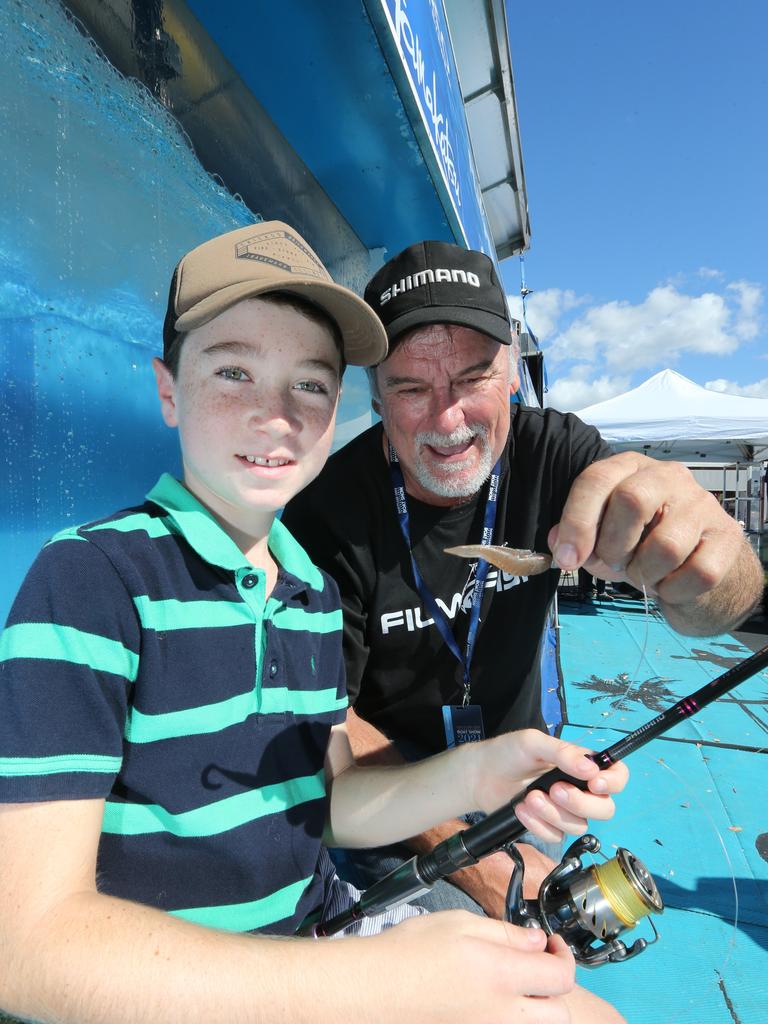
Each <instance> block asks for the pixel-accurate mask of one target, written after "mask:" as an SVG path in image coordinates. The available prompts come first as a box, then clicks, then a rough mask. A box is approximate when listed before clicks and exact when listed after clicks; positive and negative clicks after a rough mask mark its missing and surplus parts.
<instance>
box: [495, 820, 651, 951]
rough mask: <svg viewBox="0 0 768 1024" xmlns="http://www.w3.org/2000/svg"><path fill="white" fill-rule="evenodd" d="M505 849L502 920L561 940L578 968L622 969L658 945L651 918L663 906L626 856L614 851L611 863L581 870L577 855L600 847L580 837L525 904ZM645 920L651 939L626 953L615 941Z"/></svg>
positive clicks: (518, 874)
mask: <svg viewBox="0 0 768 1024" xmlns="http://www.w3.org/2000/svg"><path fill="white" fill-rule="evenodd" d="M504 849H505V850H506V851H507V853H508V854H509V856H510V857H511V858H512V860H513V861H514V862H515V865H516V870H515V871H514V873H513V875H512V879H511V881H510V883H509V889H508V891H507V907H506V918H507V920H508V921H511V922H512V924H517V925H523V926H524V927H527V928H543V929H544V931H545V932H546V933H547V935H562V937H563V939H565V941H566V942H567V944H568V945H569V946H570V948H571V951H572V953H573V955H574V957H575V959H576V962H577V963H578V964H581V965H582V967H599V966H600V965H601V964H605V963H621V962H622V961H624V960H629V959H630V958H631V957H633V956H637V954H638V953H642V951H643V950H644V949H645V948H646V947H647V946H649V945H652V944H653V943H654V942H656V941H657V939H658V937H659V933H658V932H657V931H656V927H655V926H654V924H653V921H652V920H651V919H650V915H651V914H661V913H663V911H664V903H663V901H662V899H661V896H660V895H659V890H658V889H657V888H656V883H655V882H654V880H653V878H652V877H651V874H650V872H649V871H648V869H647V868H646V867H645V865H644V864H643V863H642V861H640V860H638V859H637V857H635V856H634V855H633V854H631V853H630V852H629V850H625V849H624V848H623V847H619V850H618V852H617V854H616V856H615V857H612V858H611V859H610V860H606V861H605V862H604V863H602V864H591V865H586V866H584V865H583V864H582V861H581V857H582V855H583V854H584V853H591V854H596V853H598V851H599V850H600V841H599V840H598V839H597V838H596V837H595V836H592V835H585V836H581V838H580V839H577V840H576V842H575V843H572V844H571V845H570V846H569V847H568V849H567V850H566V852H565V856H564V857H563V859H562V861H561V862H560V864H558V866H557V867H556V868H555V869H554V870H553V871H551V872H550V873H549V874H548V875H547V877H546V878H545V879H544V881H543V882H542V884H541V888H540V890H539V895H538V897H537V899H535V900H526V899H523V896H522V893H523V879H524V877H525V866H524V864H523V860H522V857H521V856H520V854H519V853H518V851H517V849H516V848H515V847H514V846H512V845H511V844H510V845H509V846H505V847H504ZM644 917H648V923H649V924H650V926H651V928H652V929H653V934H654V938H653V939H651V940H650V941H649V940H647V939H636V940H635V941H634V942H633V943H632V945H631V946H630V947H627V946H626V945H625V943H624V942H622V940H621V939H620V938H619V936H620V935H622V934H623V933H624V932H627V931H630V930H631V929H632V928H634V927H635V925H637V924H638V923H639V922H640V921H641V920H642V919H643V918H644Z"/></svg>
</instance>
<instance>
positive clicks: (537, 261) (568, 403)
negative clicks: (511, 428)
mask: <svg viewBox="0 0 768 1024" xmlns="http://www.w3.org/2000/svg"><path fill="white" fill-rule="evenodd" d="M507 10H508V18H509V31H510V43H511V50H512V61H513V69H514V77H515V90H516V94H517V104H518V113H519V119H520V130H521V137H522V146H523V157H524V163H525V172H526V181H527V189H528V201H529V210H530V216H531V226H532V238H531V247H530V250H529V251H528V252H527V253H526V256H525V275H526V284H527V286H528V287H529V288H531V289H533V294H532V295H531V296H530V297H529V299H528V319H529V322H530V324H531V327H532V329H533V330H534V332H535V333H536V334H537V335H538V337H539V341H540V343H541V345H542V348H543V349H544V351H545V355H546V365H547V370H548V376H549V388H550V390H549V394H548V396H547V403H548V404H550V405H553V406H556V407H558V408H562V409H572V410H576V409H581V408H584V407H585V406H587V405H590V404H592V403H594V402H598V401H603V400H604V399H606V398H610V397H612V396H613V395H616V394H620V393H621V392H623V391H625V390H627V389H628V388H630V387H634V386H636V385H637V384H639V383H641V382H642V381H643V380H645V379H646V378H648V377H650V376H651V375H652V374H653V373H655V372H657V371H658V370H661V369H664V368H665V367H671V368H672V369H675V370H677V371H678V372H680V373H682V374H684V375H685V376H687V377H690V378H691V379H692V380H694V381H695V382H696V383H698V384H701V385H705V386H708V387H711V388H713V389H714V390H720V391H728V392H731V393H733V394H740V395H747V396H753V397H768V330H767V328H766V322H767V321H768V316H767V315H766V306H767V305H768V303H767V302H766V293H767V292H768V199H767V198H766V191H767V189H768V159H766V157H767V155H768V138H767V135H768V70H767V68H768V61H766V57H765V41H766V38H768V4H765V3H764V2H763V0H734V2H733V3H731V4H729V5H726V4H724V3H715V2H713V0H697V2H696V3H693V2H684V0H667V2H665V3H661V2H660V0H646V2H645V3H643V4H627V3H616V2H615V0H614V2H608V0H585V2H583V3H578V4H577V3H573V2H572V0H552V2H549V3H536V2H529V3H526V4H523V3H520V2H515V0H508V2H507ZM502 270H503V275H504V280H505V284H506V287H507V291H508V293H509V294H510V296H511V297H512V302H513V306H514V305H515V304H518V305H519V297H518V296H519V289H520V266H519V260H518V259H517V258H514V259H511V260H506V261H505V262H504V264H503V266H502Z"/></svg>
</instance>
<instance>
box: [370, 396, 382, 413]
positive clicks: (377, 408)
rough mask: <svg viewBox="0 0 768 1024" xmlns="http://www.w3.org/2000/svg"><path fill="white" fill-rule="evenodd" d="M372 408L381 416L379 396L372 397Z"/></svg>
mask: <svg viewBox="0 0 768 1024" xmlns="http://www.w3.org/2000/svg"><path fill="white" fill-rule="evenodd" d="M371 408H372V409H373V411H374V412H375V413H376V415H377V416H381V402H380V401H379V400H378V398H372V399H371Z"/></svg>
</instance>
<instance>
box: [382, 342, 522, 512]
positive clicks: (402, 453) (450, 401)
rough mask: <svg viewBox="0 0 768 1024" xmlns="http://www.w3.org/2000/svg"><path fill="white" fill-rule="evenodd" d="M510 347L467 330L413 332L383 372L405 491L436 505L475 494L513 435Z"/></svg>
mask: <svg viewBox="0 0 768 1024" xmlns="http://www.w3.org/2000/svg"><path fill="white" fill-rule="evenodd" d="M509 353H510V350H509V347H508V346H507V345H501V344H499V343H498V342H497V341H493V340H492V339H491V338H488V337H487V336H486V335H484V334H480V333H479V332H478V331H473V330H471V329H470V328H468V327H454V326H452V325H447V324H440V325H431V326H427V327H420V328H418V329H416V330H414V331H411V332H410V333H409V334H407V335H406V336H405V337H404V338H403V339H402V340H401V341H400V342H399V343H398V345H397V347H396V348H395V350H394V352H393V353H392V355H391V356H390V357H389V358H388V359H386V360H385V361H384V362H383V363H382V364H381V366H379V367H378V368H377V370H376V377H377V381H378V385H379V393H380V396H381V403H380V404H381V418H382V420H383V421H384V429H385V430H386V433H387V437H388V438H389V440H390V441H391V443H392V445H393V446H394V448H395V450H396V451H397V454H398V457H399V459H400V464H401V466H402V470H403V476H404V478H405V484H406V489H407V491H408V493H409V494H411V495H413V497H415V498H418V499H419V500H421V501H425V502H427V503H429V504H431V505H453V504H456V503H458V502H460V501H462V500H465V499H466V498H469V497H471V496H472V495H473V494H475V493H476V492H477V491H478V490H479V489H480V487H481V486H482V485H483V483H484V481H485V480H486V479H487V478H488V476H489V475H490V472H491V470H492V469H493V466H494V465H495V463H496V460H497V459H498V457H499V455H500V454H501V452H502V450H503V448H504V444H505V442H506V439H507V434H508V433H509V396H510V390H514V389H515V388H516V387H517V380H516V379H515V380H510V371H509Z"/></svg>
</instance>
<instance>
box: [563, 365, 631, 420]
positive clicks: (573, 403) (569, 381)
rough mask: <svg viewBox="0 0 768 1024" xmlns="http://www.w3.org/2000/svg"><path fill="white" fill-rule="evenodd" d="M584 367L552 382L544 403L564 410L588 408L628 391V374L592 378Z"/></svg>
mask: <svg viewBox="0 0 768 1024" xmlns="http://www.w3.org/2000/svg"><path fill="white" fill-rule="evenodd" d="M583 370H584V368H577V369H576V370H575V371H574V373H573V374H572V375H571V376H570V377H558V378H557V379H556V380H555V381H554V382H553V383H551V384H550V387H549V391H547V394H546V395H545V396H544V404H545V405H546V406H549V407H550V408H553V409H561V410H562V411H563V412H572V411H575V410H577V409H586V407H587V406H588V405H595V404H596V403H597V402H606V401H607V400H608V399H609V398H614V397H615V396H616V395H620V394H622V393H623V392H624V391H628V390H629V388H630V386H631V385H630V378H629V377H628V376H618V377H607V376H606V377H597V378H594V379H593V378H592V377H589V376H587V375H585V374H584V372H583Z"/></svg>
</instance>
